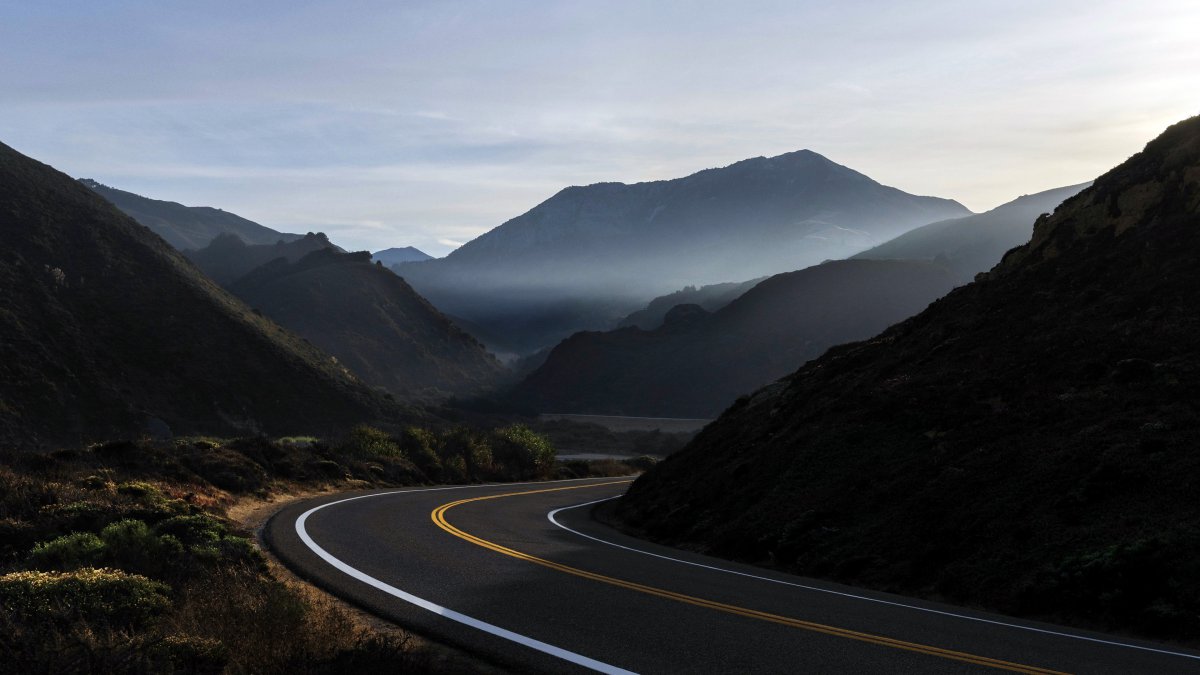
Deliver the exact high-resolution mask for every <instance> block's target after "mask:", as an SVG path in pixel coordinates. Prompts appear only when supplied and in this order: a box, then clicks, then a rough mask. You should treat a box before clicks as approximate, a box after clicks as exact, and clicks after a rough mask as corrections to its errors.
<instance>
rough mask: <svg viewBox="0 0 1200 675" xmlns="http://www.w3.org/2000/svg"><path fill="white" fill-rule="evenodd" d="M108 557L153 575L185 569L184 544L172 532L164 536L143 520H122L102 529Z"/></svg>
mask: <svg viewBox="0 0 1200 675" xmlns="http://www.w3.org/2000/svg"><path fill="white" fill-rule="evenodd" d="M100 539H101V540H103V541H104V548H105V554H106V555H105V557H106V559H107V560H108V561H109V562H110V563H112V564H115V565H118V566H120V567H122V568H124V569H128V570H131V571H135V572H140V573H142V574H147V575H150V576H153V577H166V576H171V575H175V574H179V573H181V572H182V571H183V570H182V568H183V567H184V566H183V565H182V564H181V563H182V561H183V557H184V548H183V544H181V543H180V542H179V540H178V539H176V538H175V537H172V536H170V535H165V536H160V535H157V534H155V533H154V532H152V531H151V530H150V527H149V526H148V525H146V523H144V522H142V521H140V520H121V521H118V522H115V523H113V524H112V525H109V526H108V527H106V528H104V529H103V530H101V531H100Z"/></svg>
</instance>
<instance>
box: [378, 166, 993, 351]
mask: <svg viewBox="0 0 1200 675" xmlns="http://www.w3.org/2000/svg"><path fill="white" fill-rule="evenodd" d="M969 213H970V212H969V211H967V210H966V209H965V208H964V207H963V206H962V205H960V204H958V203H957V202H954V201H951V200H947V199H938V198H934V197H918V196H914V195H911V194H908V193H905V192H902V191H900V190H897V189H895V188H891V187H887V186H884V185H880V184H879V183H877V182H875V181H873V180H871V179H870V178H868V177H866V176H864V175H862V174H861V173H858V172H857V171H854V170H852V169H849V168H847V167H844V166H841V165H838V164H835V163H834V162H831V161H830V160H828V159H826V158H825V157H822V156H821V155H818V154H816V153H814V152H810V151H807V150H804V151H799V152H793V153H789V154H785V155H780V156H778V157H771V158H764V157H758V158H755V159H749V160H745V161H742V162H738V163H736V164H733V165H730V166H727V167H724V168H720V169H709V170H706V171H701V172H699V173H696V174H693V175H691V176H688V177H686V178H679V179H675V180H665V181H655V182H649V183H637V184H633V185H625V184H622V183H599V184H595V185H590V186H587V187H571V188H567V189H565V190H562V191H561V192H559V193H558V194H556V195H554V196H553V197H551V198H550V199H548V200H546V201H545V202H543V203H541V204H539V205H538V206H536V207H534V208H533V209H531V210H530V211H529V212H527V213H525V214H523V215H521V216H518V217H517V218H513V219H512V220H510V221H508V222H506V223H504V224H503V225H501V226H499V227H497V228H495V229H493V230H492V231H490V232H488V233H486V234H484V235H482V236H480V237H478V238H476V239H474V240H473V241H470V242H468V243H467V244H465V245H463V246H462V247H460V248H459V249H457V250H455V251H454V252H452V253H451V254H450V255H448V256H446V257H445V258H440V259H438V260H430V261H426V262H420V263H407V264H405V265H403V267H402V268H401V270H400V271H401V273H402V274H403V275H404V277H405V278H406V279H407V280H408V281H409V282H410V283H411V284H412V285H413V287H414V288H416V289H417V290H418V291H419V292H420V293H421V294H422V295H424V296H425V297H427V298H429V299H430V300H431V301H432V302H433V303H434V304H435V305H437V306H438V307H439V308H440V309H442V310H443V311H445V312H447V313H450V314H453V315H455V316H461V317H463V318H465V319H467V320H469V321H472V322H474V323H477V324H479V325H481V326H483V327H484V328H485V329H489V330H495V331H497V332H500V333H503V334H505V335H506V336H508V339H509V341H510V342H516V343H520V345H521V346H523V347H524V348H525V349H526V350H527V351H533V350H535V349H536V348H538V347H540V346H544V345H546V344H552V343H554V342H557V341H558V339H561V337H563V336H565V335H569V334H570V333H572V332H574V331H575V330H578V329H581V328H601V327H606V326H609V325H612V322H613V321H615V320H617V319H619V318H620V317H622V316H624V315H626V314H628V313H629V312H630V311H633V310H636V309H637V308H638V307H640V306H643V305H644V304H645V302H646V301H647V300H649V299H650V298H653V297H655V296H657V295H661V294H663V293H667V292H670V291H672V290H674V289H678V288H681V287H683V286H686V285H689V284H706V283H716V282H721V281H725V280H727V279H745V278H748V277H754V276H762V275H767V274H775V273H780V272H787V271H791V270H796V269H801V268H804V267H807V266H810V265H814V264H817V263H819V262H821V261H822V260H826V259H834V258H842V257H845V256H847V255H851V254H853V253H856V252H858V251H861V250H863V249H865V248H868V247H870V246H872V245H874V244H877V243H881V242H883V241H886V240H887V239H890V238H892V237H894V236H896V235H898V234H900V233H902V232H905V231H907V230H909V229H911V228H913V227H917V226H919V225H924V224H926V223H929V222H933V221H936V220H943V219H946V218H950V217H955V216H963V215H968V214H969Z"/></svg>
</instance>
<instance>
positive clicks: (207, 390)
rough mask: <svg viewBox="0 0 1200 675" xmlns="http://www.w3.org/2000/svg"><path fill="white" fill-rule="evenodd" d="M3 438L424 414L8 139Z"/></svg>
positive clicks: (324, 426) (315, 423)
mask: <svg viewBox="0 0 1200 675" xmlns="http://www.w3.org/2000/svg"><path fill="white" fill-rule="evenodd" d="M0 244H2V245H0V282H2V284H3V287H4V288H6V289H8V292H6V293H5V294H3V296H2V297H0V317H2V318H3V320H2V321H0V410H2V411H3V412H4V414H2V415H0V441H2V442H5V443H7V444H9V445H11V446H16V447H20V446H22V445H38V444H43V443H57V442H65V443H72V444H78V443H86V442H90V441H93V440H100V439H106V438H112V437H122V436H127V435H130V434H136V433H140V432H141V431H142V430H144V429H146V428H147V425H151V427H153V428H156V429H159V430H161V429H163V428H169V429H171V430H173V431H175V432H177V433H216V434H221V433H275V434H283V433H336V432H341V431H343V430H344V429H346V428H348V427H349V426H350V425H353V424H355V423H359V422H364V421H375V420H389V419H390V420H393V421H401V420H404V419H415V418H416V415H415V413H413V412H412V411H410V410H407V409H404V408H401V407H399V406H396V405H394V404H392V403H390V402H387V401H385V400H384V399H382V398H381V397H379V396H377V395H375V394H374V393H373V392H371V391H370V390H369V389H367V388H366V387H365V386H363V385H362V384H361V383H360V382H358V381H357V380H356V379H355V378H354V377H353V376H350V375H349V374H348V373H347V372H346V371H345V370H344V369H343V368H340V367H337V366H336V365H335V364H333V363H331V362H330V361H329V357H328V356H327V355H325V354H323V353H321V352H319V351H318V350H316V349H314V348H313V347H311V346H309V345H307V344H306V343H304V342H303V341H302V340H300V339H299V338H297V337H295V336H293V335H292V334H290V333H288V332H286V331H284V330H282V329H281V328H280V327H279V326H277V325H276V324H274V323H272V322H270V321H268V320H266V319H263V318H261V317H259V316H256V315H255V314H254V313H253V312H251V311H250V309H249V308H247V307H246V306H245V305H244V304H242V302H241V301H239V300H237V299H236V298H234V297H233V296H231V295H229V294H227V293H226V292H225V291H223V290H222V289H220V288H219V287H218V286H217V285H216V284H215V283H213V282H212V281H210V280H208V279H207V278H206V277H204V276H203V275H202V274H201V273H200V272H199V271H198V270H197V269H196V268H195V267H194V266H193V265H192V264H191V263H190V262H188V261H187V260H186V259H185V258H184V257H183V256H182V255H181V254H179V252H178V251H176V250H175V249H174V248H172V247H171V246H169V245H168V244H167V243H166V241H164V240H163V239H162V238H160V237H159V236H157V235H155V234H154V233H152V232H151V231H150V230H149V229H147V228H146V227H144V226H143V225H141V224H139V223H137V222H136V221H134V220H133V219H132V218H131V217H129V216H127V215H125V214H124V213H122V212H121V211H119V210H118V209H117V208H116V207H115V206H113V205H112V204H111V203H110V202H109V201H107V200H105V199H103V198H102V197H101V196H99V195H98V194H96V193H95V192H94V191H92V190H91V189H89V188H87V187H86V186H84V185H83V184H81V183H79V182H77V181H75V180H74V179H72V178H70V177H69V176H66V175H65V174H62V173H61V172H58V171H56V170H54V169H53V168H52V167H49V166H47V165H45V164H42V163H40V162H37V161H35V160H32V159H30V158H28V157H25V156H23V155H21V154H20V153H18V152H16V151H15V150H13V149H12V148H9V147H8V146H6V145H3V144H0Z"/></svg>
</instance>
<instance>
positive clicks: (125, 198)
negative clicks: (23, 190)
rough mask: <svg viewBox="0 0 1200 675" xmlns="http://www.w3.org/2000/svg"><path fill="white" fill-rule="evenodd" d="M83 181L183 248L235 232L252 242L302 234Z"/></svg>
mask: <svg viewBox="0 0 1200 675" xmlns="http://www.w3.org/2000/svg"><path fill="white" fill-rule="evenodd" d="M79 182H80V183H83V184H84V185H85V186H87V187H88V188H90V189H91V190H93V191H95V192H96V193H97V194H99V195H100V196H101V197H104V198H105V199H107V200H108V201H110V202H112V204H113V205H114V206H116V207H117V208H118V209H120V210H122V211H124V212H125V213H127V214H129V215H130V216H132V217H133V219H134V220H136V221H138V222H139V223H141V224H142V225H145V226H146V227H148V228H150V229H151V230H153V231H154V233H155V234H157V235H158V236H160V237H162V238H163V239H166V240H167V243H168V244H170V245H172V246H174V247H175V248H177V249H179V250H181V251H185V250H189V249H197V248H204V247H205V246H208V245H209V243H210V242H212V240H213V239H215V238H216V237H217V236H218V235H221V234H235V235H237V236H238V238H239V239H241V240H242V241H244V242H247V243H250V244H274V243H275V242H277V241H292V240H293V239H299V238H300V236H301V235H298V234H288V233H286V232H276V231H275V230H272V229H271V228H269V227H266V226H263V225H259V224H258V223H256V222H254V221H252V220H246V219H245V218H242V217H241V216H237V215H234V214H232V213H228V212H226V211H222V210H221V209H214V208H209V207H207V206H184V205H183V204H177V203H175V202H167V201H161V200H158V199H150V198H148V197H143V196H141V195H136V194H134V193H132V192H125V191H124V190H118V189H116V188H111V187H109V186H107V185H102V184H100V183H97V182H96V181H94V180H92V179H90V178H81V179H79Z"/></svg>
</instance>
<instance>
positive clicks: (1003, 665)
mask: <svg viewBox="0 0 1200 675" xmlns="http://www.w3.org/2000/svg"><path fill="white" fill-rule="evenodd" d="M629 482H631V481H628V480H623V481H612V482H608V483H592V484H589V485H571V486H567V487H555V488H544V489H541V490H524V491H521V492H506V493H504V494H498V495H487V496H483V497H471V498H469V499H460V500H458V501H454V502H450V503H448V504H443V505H441V506H439V507H437V508H436V509H434V510H433V512H432V513H431V514H430V517H431V518H432V519H433V522H434V524H436V525H437V526H438V527H440V528H441V529H443V530H445V531H446V532H449V533H450V534H452V535H454V536H456V537H458V538H460V539H465V540H466V541H469V542H471V543H472V544H476V545H478V546H482V547H483V548H486V549H488V550H491V551H495V552H496V553H502V554H504V555H506V556H509V557H512V558H517V559H518V560H524V561H526V562H530V563H533V564H535V565H541V566H542V567H548V568H550V569H552V570H557V571H559V572H564V573H566V574H571V575H574V576H577V577H582V578H584V579H591V580H592V581H598V582H600V583H604V584H609V585H612V586H619V587H621V588H625V589H629V590H632V591H637V592H639V593H646V594H648V595H654V596H657V597H660V598H666V599H668V600H674V601H677V602H683V603H687V604H689V605H695V606H697V607H706V608H708V609H714V610H717V611H719V612H725V613H727V614H735V615H737V616H744V617H747V618H751V619H759V620H762V621H770V622H771V623H777V624H782V625H784V626H790V627H793V628H800V629H802V630H807V631H813V632H817V633H824V634H826V635H834V636H837V637H843V638H848V639H851V640H858V641H860V642H869V643H871V644H875V645H882V646H884V647H892V648H894V649H904V650H907V651H911V652H917V653H920V654H928V655H930V656H937V657H940V658H944V659H951V660H954V661H963V662H966V663H971V664H975V665H980V666H987V667H989V668H998V669H1000V670H1007V671H1010V672H1015V673H1035V674H1038V675H1065V674H1064V673H1062V672H1061V671H1056V670H1047V669H1045V668H1038V667H1036V666H1026V665H1022V664H1019V663H1012V662H1009V661H1001V660H999V659H993V658H989V657H986V656H976V655H974V654H968V653H965V652H958V651H953V650H950V649H943V648H941V647H934V646H931V645H923V644H918V643H916V642H906V641H904V640H897V639H895V638H889V637H884V636H882V635H872V634H871V633H861V632H859V631H854V630H850V629H847V628H838V627H837V626H829V625H826V624H822V623H815V622H812V621H803V620H801V619H793V618H790V617H786V616H780V615H778V614H771V613H768V612H761V611H759V610H756V609H748V608H746V607H739V606H737V605H729V604H726V603H723V602H717V601H715V600H707V599H704V598H697V597H694V596H691V595H684V594H683V593H676V592H674V591H668V590H664V589H661V588H655V587H654V586H647V585H645V584H639V583H637V582H633V581H625V580H623V579H617V578H614V577H610V576H606V575H603V574H597V573H595V572H589V571H587V570H582V569H579V568H576V567H570V566H568V565H563V564H561V563H556V562H554V561H552V560H546V559H545V558H538V557H537V556H532V555H529V554H528V553H522V552H520V551H516V550H513V549H511V548H508V547H506V546H501V545H500V544H497V543H495V542H491V541H488V540H486V539H482V538H480V537H477V536H475V535H473V534H470V533H468V532H464V531H462V530H460V529H458V528H457V527H455V526H454V525H451V524H450V523H449V522H448V521H447V520H446V512H447V511H449V510H450V509H452V508H454V507H456V506H460V505H462V504H469V503H471V502H481V501H487V500H489V499H502V498H504V497H515V496H519V495H532V494H540V493H543V492H561V491H563V490H580V489H585V488H597V487H605V486H609V485H619V484H622V483H629Z"/></svg>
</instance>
